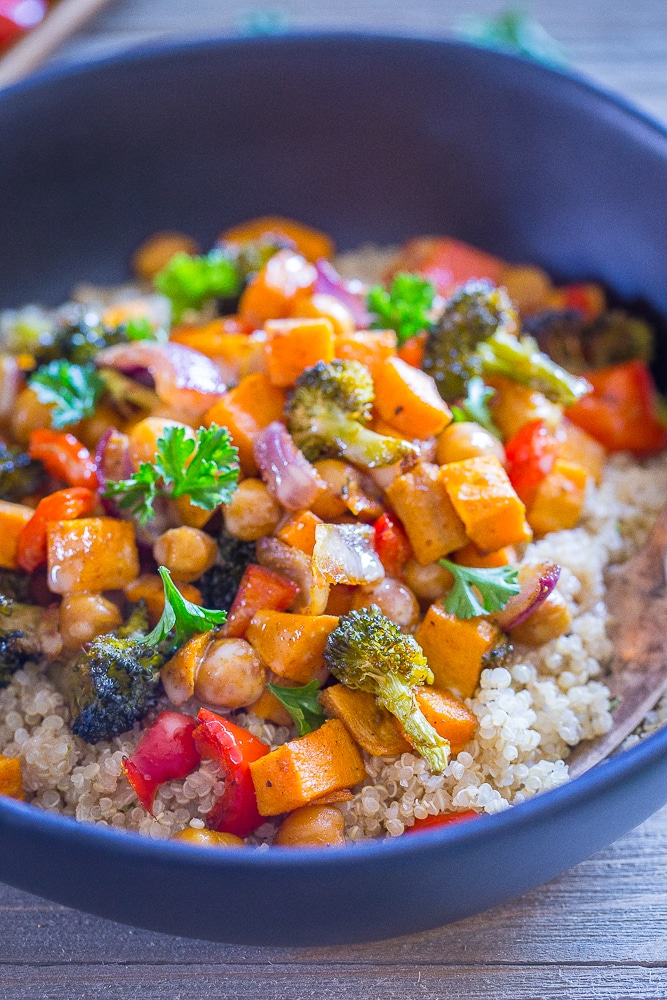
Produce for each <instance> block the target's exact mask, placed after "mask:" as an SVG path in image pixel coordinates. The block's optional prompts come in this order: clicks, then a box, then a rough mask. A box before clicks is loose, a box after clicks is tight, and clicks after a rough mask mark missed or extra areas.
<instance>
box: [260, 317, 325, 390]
mask: <svg viewBox="0 0 667 1000" xmlns="http://www.w3.org/2000/svg"><path fill="white" fill-rule="evenodd" d="M264 329H265V331H266V336H267V340H266V344H265V346H264V357H265V360H266V370H267V372H268V373H269V378H270V379H271V383H272V385H277V386H280V387H281V388H287V387H288V386H291V385H294V383H295V382H296V380H297V379H298V377H299V375H301V373H302V372H303V371H305V369H306V368H312V366H313V365H316V364H317V362H318V361H324V362H325V363H326V364H328V363H329V362H330V361H333V357H334V329H333V324H332V323H331V320H329V319H326V318H324V317H320V318H319V319H272V320H268V321H267V322H266V323H265V324H264Z"/></svg>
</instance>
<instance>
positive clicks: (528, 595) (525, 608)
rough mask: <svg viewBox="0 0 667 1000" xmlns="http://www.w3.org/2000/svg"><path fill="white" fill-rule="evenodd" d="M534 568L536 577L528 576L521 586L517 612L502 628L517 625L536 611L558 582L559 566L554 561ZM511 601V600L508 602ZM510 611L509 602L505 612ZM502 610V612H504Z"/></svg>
mask: <svg viewBox="0 0 667 1000" xmlns="http://www.w3.org/2000/svg"><path fill="white" fill-rule="evenodd" d="M535 569H536V579H533V577H530V578H529V580H527V581H525V583H524V584H523V585H522V587H521V593H520V594H517V598H518V602H517V603H519V604H520V606H519V607H517V613H516V615H515V616H514V617H512V618H511V620H510V621H505V622H504V624H503V626H502V627H503V628H505V629H513V628H516V627H517V625H522V624H523V622H525V621H526V619H527V618H530V616H531V615H532V614H533V612H534V611H536V610H537V609H538V608H539V606H540V604H543V603H544V602H545V601H546V599H547V597H548V596H549V594H550V593H551V592H552V590H554V588H555V586H556V584H557V583H558V578H559V577H560V566H557V565H556V563H544V564H543V565H542V566H538V567H536V568H535ZM510 603H511V602H510ZM507 611H511V609H510V604H509V603H508V605H507V607H506V608H505V612H507ZM505 612H503V614H504V613H505Z"/></svg>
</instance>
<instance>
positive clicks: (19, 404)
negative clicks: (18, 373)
mask: <svg viewBox="0 0 667 1000" xmlns="http://www.w3.org/2000/svg"><path fill="white" fill-rule="evenodd" d="M53 405H54V404H53V403H40V401H39V399H38V398H37V393H36V392H35V390H34V389H30V388H29V387H27V388H25V389H21V391H20V393H19V394H18V396H17V397H16V402H15V404H14V412H13V414H12V416H11V420H10V426H11V431H12V435H13V436H14V437H15V438H16V440H17V441H18V442H19V444H27V443H28V441H29V440H30V435H31V434H32V432H33V431H37V430H42V429H43V428H45V427H50V426H51V410H52V409H53Z"/></svg>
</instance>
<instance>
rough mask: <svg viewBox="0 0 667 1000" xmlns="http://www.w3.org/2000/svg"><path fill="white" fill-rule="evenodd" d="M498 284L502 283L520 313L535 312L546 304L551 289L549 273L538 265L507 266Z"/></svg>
mask: <svg viewBox="0 0 667 1000" xmlns="http://www.w3.org/2000/svg"><path fill="white" fill-rule="evenodd" d="M500 284H502V285H504V286H505V288H506V289H507V293H508V295H509V297H510V298H511V300H512V302H514V304H515V305H516V307H517V309H518V310H519V312H520V313H522V314H523V313H530V312H535V311H536V310H537V309H540V308H544V307H545V306H546V304H547V298H548V295H549V292H550V291H551V290H552V287H553V286H552V284H551V279H550V277H549V275H548V274H547V273H546V272H545V271H543V270H542V269H541V268H539V267H525V266H522V267H508V268H507V270H505V271H503V274H502V278H501V281H500Z"/></svg>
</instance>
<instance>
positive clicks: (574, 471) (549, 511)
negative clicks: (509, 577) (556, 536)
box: [528, 458, 588, 537]
mask: <svg viewBox="0 0 667 1000" xmlns="http://www.w3.org/2000/svg"><path fill="white" fill-rule="evenodd" d="M587 480H588V473H587V471H586V469H584V468H583V467H582V466H581V465H577V464H576V463H575V462H566V461H564V460H563V459H561V458H557V459H556V461H555V462H554V467H553V469H552V470H551V472H550V473H549V475H548V476H546V478H545V479H543V480H542V482H541V483H540V485H539V486H538V488H537V492H536V494H535V499H534V500H533V503H532V504H531V507H530V510H529V511H528V522H529V524H530V526H531V528H532V529H533V531H534V532H535V534H536V535H537V536H539V537H542V535H546V534H548V532H550V531H566V530H569V529H570V528H574V527H575V525H576V524H577V522H578V520H579V518H580V516H581V510H582V507H583V506H584V499H585V496H586V482H587Z"/></svg>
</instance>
